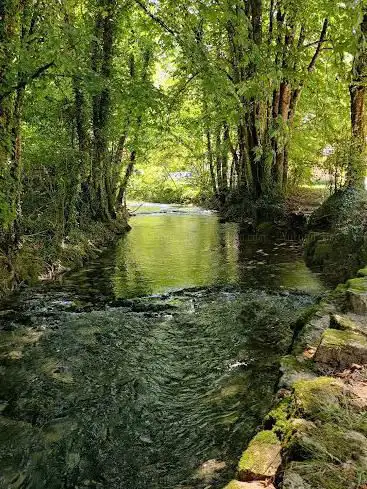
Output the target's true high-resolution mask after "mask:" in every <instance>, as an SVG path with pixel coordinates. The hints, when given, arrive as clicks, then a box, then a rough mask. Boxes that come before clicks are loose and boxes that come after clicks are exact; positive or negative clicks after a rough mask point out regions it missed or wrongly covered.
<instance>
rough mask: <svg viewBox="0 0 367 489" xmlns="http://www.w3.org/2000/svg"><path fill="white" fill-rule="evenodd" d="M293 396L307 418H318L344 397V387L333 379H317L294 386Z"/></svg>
mask: <svg viewBox="0 0 367 489" xmlns="http://www.w3.org/2000/svg"><path fill="white" fill-rule="evenodd" d="M294 395H295V399H296V402H297V404H298V406H299V407H300V409H301V410H302V411H303V412H304V413H306V414H307V415H309V416H316V417H317V416H319V415H320V413H322V412H323V411H324V410H325V409H328V408H335V407H336V406H338V405H339V404H340V400H341V399H342V398H343V397H344V396H345V386H344V384H343V382H342V381H341V380H339V379H335V378H333V377H318V378H316V379H314V380H302V381H299V382H296V383H295V384H294Z"/></svg>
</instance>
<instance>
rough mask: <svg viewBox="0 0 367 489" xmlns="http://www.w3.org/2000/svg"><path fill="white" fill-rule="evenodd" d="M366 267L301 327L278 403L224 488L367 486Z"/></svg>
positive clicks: (333, 488)
mask: <svg viewBox="0 0 367 489" xmlns="http://www.w3.org/2000/svg"><path fill="white" fill-rule="evenodd" d="M366 312H367V270H366V269H363V270H361V271H360V272H359V273H358V277H357V278H355V279H352V280H349V281H348V282H347V283H346V284H344V285H342V286H339V287H338V288H337V289H336V290H335V291H334V292H333V293H332V294H330V296H329V299H328V300H327V301H325V302H322V303H320V304H319V306H318V307H317V310H316V311H315V313H314V315H313V317H312V318H311V319H310V320H309V321H307V322H306V323H305V324H304V326H303V327H302V328H300V330H299V331H295V336H294V343H293V346H292V349H291V351H290V354H289V355H287V356H285V357H283V359H282V361H281V367H280V373H281V376H280V381H279V384H278V391H277V393H276V396H275V402H274V407H273V409H272V410H271V411H270V413H269V414H268V415H267V416H266V417H265V419H264V422H263V426H262V428H263V430H262V431H260V432H258V433H257V434H256V436H255V437H254V438H253V439H252V441H251V442H250V444H249V445H248V448H247V449H246V450H245V452H244V453H243V455H242V457H241V460H240V461H239V464H238V470H237V480H233V481H232V482H230V483H229V484H228V485H227V486H226V488H225V489H261V488H265V487H267V488H268V489H274V488H282V489H316V488H317V489H365V488H366V483H367V418H366V409H367V369H366V364H367V319H366Z"/></svg>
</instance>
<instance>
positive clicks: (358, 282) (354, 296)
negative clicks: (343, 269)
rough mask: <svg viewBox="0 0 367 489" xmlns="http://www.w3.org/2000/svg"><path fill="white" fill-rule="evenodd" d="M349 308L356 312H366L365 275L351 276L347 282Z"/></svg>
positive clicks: (366, 281) (366, 292) (366, 283)
mask: <svg viewBox="0 0 367 489" xmlns="http://www.w3.org/2000/svg"><path fill="white" fill-rule="evenodd" d="M347 286H348V290H347V297H348V302H349V307H350V309H351V310H352V311H353V312H355V313H356V314H366V313H367V277H360V278H353V279H352V280H348V282H347Z"/></svg>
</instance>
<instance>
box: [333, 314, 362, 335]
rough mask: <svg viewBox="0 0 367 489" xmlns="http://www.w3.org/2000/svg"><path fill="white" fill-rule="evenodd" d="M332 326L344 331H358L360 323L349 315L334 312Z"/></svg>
mask: <svg viewBox="0 0 367 489" xmlns="http://www.w3.org/2000/svg"><path fill="white" fill-rule="evenodd" d="M331 320H332V323H331V326H332V328H333V329H337V330H342V331H357V330H358V325H357V324H356V323H355V322H354V321H353V320H352V319H350V318H349V317H348V316H341V315H340V314H333V315H332V317H331Z"/></svg>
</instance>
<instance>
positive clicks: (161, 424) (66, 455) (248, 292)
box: [0, 203, 325, 489]
mask: <svg viewBox="0 0 367 489" xmlns="http://www.w3.org/2000/svg"><path fill="white" fill-rule="evenodd" d="M131 208H132V209H135V214H136V215H135V216H134V217H133V218H132V220H131V225H132V231H131V232H130V233H128V234H127V235H126V236H124V237H122V238H121V240H120V241H119V242H118V243H117V244H116V246H115V247H113V248H112V249H109V250H105V251H104V252H103V253H102V254H101V256H100V257H99V259H98V260H95V261H94V262H92V263H90V264H88V266H87V267H85V268H84V269H82V270H80V271H78V272H74V273H69V274H66V275H65V276H64V277H62V278H60V280H59V281H58V282H56V283H52V284H41V285H40V286H37V287H34V288H32V289H24V290H22V291H20V292H19V293H17V294H14V296H13V297H12V298H11V299H9V300H8V301H7V303H6V304H5V306H4V308H3V311H2V314H1V317H0V327H1V329H2V330H1V331H0V413H1V415H0V424H1V426H0V484H1V486H0V487H3V488H11V489H19V488H29V489H41V488H45V489H46V488H47V489H56V488H75V489H76V488H86V487H89V488H103V489H189V488H190V489H204V488H206V489H209V488H219V487H221V485H222V484H223V483H224V481H225V480H228V478H230V477H231V476H232V475H233V473H234V468H235V461H236V460H237V459H238V456H239V454H240V453H241V451H242V449H243V448H244V447H245V445H246V443H247V441H248V440H249V439H250V438H251V437H252V436H253V434H254V432H255V431H256V429H257V428H258V426H259V424H260V423H261V420H262V417H263V416H264V414H265V413H266V412H267V411H268V410H269V407H270V405H271V402H272V396H273V391H274V387H275V385H276V383H277V380H278V368H277V367H278V362H279V358H280V357H281V356H282V355H283V354H284V353H285V352H286V351H287V350H288V348H289V346H290V344H291V341H292V335H293V331H292V327H293V326H294V324H295V322H296V321H297V319H298V318H299V317H300V315H302V314H303V313H304V312H305V310H306V309H307V308H308V307H310V306H311V305H312V304H313V303H314V302H315V301H316V300H317V298H318V297H319V296H320V295H322V294H323V292H324V290H325V288H324V285H323V284H322V281H321V280H320V277H318V276H317V275H315V274H313V273H311V272H310V271H309V270H308V269H307V267H306V266H305V265H304V262H303V259H302V250H301V246H300V243H298V242H295V241H288V240H282V239H279V240H277V241H269V240H267V239H266V238H265V237H262V236H257V237H248V236H245V235H242V233H241V232H240V230H239V229H238V227H237V225H236V224H233V223H221V222H219V219H218V217H217V216H216V215H215V214H214V213H211V212H209V211H205V210H202V209H198V208H190V207H180V206H165V205H147V204H144V205H140V204H135V203H134V204H131Z"/></svg>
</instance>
